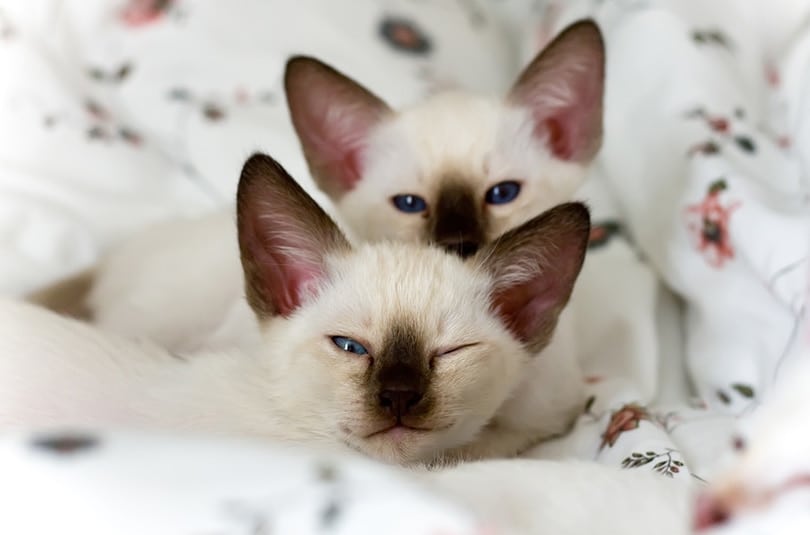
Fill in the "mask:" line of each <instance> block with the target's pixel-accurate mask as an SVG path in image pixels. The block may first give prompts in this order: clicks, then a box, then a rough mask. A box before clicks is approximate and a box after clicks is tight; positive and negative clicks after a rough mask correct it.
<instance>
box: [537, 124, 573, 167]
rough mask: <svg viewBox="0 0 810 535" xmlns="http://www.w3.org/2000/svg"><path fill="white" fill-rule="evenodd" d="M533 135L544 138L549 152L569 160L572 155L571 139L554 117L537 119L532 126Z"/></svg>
mask: <svg viewBox="0 0 810 535" xmlns="http://www.w3.org/2000/svg"><path fill="white" fill-rule="evenodd" d="M534 135H535V137H537V138H540V139H543V138H545V141H546V144H547V145H548V148H549V149H550V150H551V153H552V154H553V155H554V156H556V157H557V158H559V159H561V160H570V159H571V157H572V156H573V155H574V149H573V147H572V143H571V139H569V137H568V136H567V135H566V131H565V129H564V128H563V126H562V125H561V124H560V121H559V120H557V119H556V118H554V117H550V118H548V119H546V120H542V119H541V120H539V121H537V124H536V125H535V127H534Z"/></svg>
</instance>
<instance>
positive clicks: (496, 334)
mask: <svg viewBox="0 0 810 535" xmlns="http://www.w3.org/2000/svg"><path fill="white" fill-rule="evenodd" d="M237 220H238V224H237V226H238V238H239V239H238V244H239V251H240V254H241V259H242V266H243V270H244V280H245V292H246V295H247V301H248V303H249V304H250V307H251V309H252V311H253V313H254V314H255V318H256V321H258V323H259V325H260V329H259V330H260V333H261V338H262V343H261V346H260V348H259V349H257V350H256V351H255V352H253V353H236V352H229V353H204V354H198V355H195V356H194V358H187V356H186V355H182V354H178V353H172V352H169V351H167V350H165V349H163V348H160V347H158V346H156V345H153V344H152V343H150V342H140V343H138V342H134V341H131V340H127V339H124V338H120V337H117V336H116V335H112V334H109V333H103V332H102V331H99V330H96V329H94V328H93V327H91V326H89V325H84V324H81V323H79V322H76V321H75V320H72V319H68V318H64V317H60V316H57V315H55V314H52V313H51V312H48V311H45V310H42V309H40V308H37V307H32V306H30V305H26V304H20V303H10V302H7V303H3V304H2V305H0V429H9V428H11V427H14V426H33V427H40V426H51V425H60V426H65V425H67V426H72V425H82V426H84V425H91V426H98V425H103V426H133V425H134V426H145V427H166V428H170V429H173V430H178V429H179V430H193V431H206V432H222V433H237V434H244V435H254V436H260V437H268V438H274V439H280V440H292V441H302V442H307V443H311V444H316V445H317V444H319V443H323V444H327V445H335V444H344V445H346V446H348V447H350V448H353V449H355V450H358V451H360V452H362V453H364V454H367V455H369V456H372V457H375V458H379V459H382V460H386V461H390V462H396V463H413V462H431V461H435V460H437V459H446V458H449V459H451V460H458V459H468V458H480V457H491V456H509V455H514V454H516V453H518V452H520V451H522V450H524V449H526V448H528V447H530V446H531V445H532V444H534V443H535V442H537V441H540V440H542V439H544V438H548V437H550V436H553V435H556V434H559V433H562V432H564V431H566V430H567V429H568V428H569V426H570V425H571V423H572V421H573V420H574V418H575V417H576V415H577V414H578V412H579V410H580V408H581V407H582V403H583V387H582V381H581V379H580V377H579V374H578V371H577V369H576V365H575V364H574V359H571V358H568V356H567V355H565V356H562V357H564V358H561V359H560V360H555V359H553V358H536V357H535V355H536V354H537V353H538V352H539V351H540V350H542V349H543V348H544V347H545V346H546V344H547V343H548V342H549V339H550V337H551V334H552V332H553V331H554V326H555V324H556V322H557V318H558V315H559V313H560V311H561V310H562V309H563V307H564V306H565V304H566V301H567V300H568V299H569V296H570V294H571V291H572V288H573V284H574V280H575V279H576V277H577V274H578V272H579V270H580V268H581V265H582V261H583V258H584V255H585V249H586V244H587V240H588V234H589V229H590V220H589V215H588V210H587V209H586V208H585V207H584V206H583V205H582V204H578V203H567V204H563V205H560V206H558V207H555V208H553V209H551V210H549V211H547V212H545V213H543V214H542V215H539V216H537V217H535V218H533V219H531V220H530V221H528V222H527V223H525V224H523V225H521V226H520V227H518V228H516V229H515V230H513V231H510V232H508V233H506V234H505V235H504V236H502V237H501V238H500V239H498V240H497V241H495V242H493V243H491V244H489V245H486V246H484V247H482V248H481V250H480V251H479V252H478V253H477V254H475V255H473V256H472V257H471V258H469V259H468V260H467V261H466V262H465V261H464V260H462V259H461V258H460V257H458V256H457V255H454V254H448V253H447V252H445V251H444V250H442V249H440V248H436V247H431V246H427V245H420V244H408V243H401V242H381V243H377V244H364V245H360V246H357V247H353V246H351V245H350V244H349V242H348V240H347V239H346V238H345V236H344V235H343V233H342V232H341V231H340V230H339V229H338V227H337V225H336V224H335V223H334V222H333V221H332V220H331V219H330V218H329V216H328V215H327V214H326V213H325V212H324V211H323V210H322V209H321V208H320V207H319V206H318V205H317V204H316V203H315V201H314V200H312V198H310V197H309V196H308V195H307V194H306V193H305V192H304V191H303V189H301V188H300V186H298V184H296V182H295V181H294V180H293V179H292V178H290V177H289V176H288V175H287V174H286V173H285V171H284V170H283V169H282V168H281V167H280V166H279V165H278V164H277V163H276V162H275V161H274V160H272V159H271V158H270V157H268V156H262V155H254V156H253V157H251V158H250V159H249V160H248V161H247V163H246V164H245V166H244V169H243V171H242V176H241V179H240V182H239V188H238V194H237ZM521 411H523V414H526V413H530V414H531V416H532V417H531V418H525V417H518V415H519V414H521Z"/></svg>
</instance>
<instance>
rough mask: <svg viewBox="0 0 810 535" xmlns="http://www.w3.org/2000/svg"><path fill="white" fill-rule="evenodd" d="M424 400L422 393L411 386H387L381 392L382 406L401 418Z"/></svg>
mask: <svg viewBox="0 0 810 535" xmlns="http://www.w3.org/2000/svg"><path fill="white" fill-rule="evenodd" d="M420 401H422V393H421V392H417V391H416V390H413V389H411V388H402V389H394V388H387V389H385V390H383V391H382V392H380V407H382V408H384V409H387V410H388V411H389V412H390V413H391V414H392V415H393V416H396V417H397V418H400V417H402V416H405V415H406V414H408V412H410V410H411V409H412V408H413V407H414V406H416V404H417V403H419V402H420Z"/></svg>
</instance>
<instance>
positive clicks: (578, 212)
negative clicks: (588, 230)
mask: <svg viewBox="0 0 810 535" xmlns="http://www.w3.org/2000/svg"><path fill="white" fill-rule="evenodd" d="M551 212H555V213H557V214H558V217H563V216H564V217H568V218H570V219H574V220H579V221H582V222H585V223H587V224H588V225H590V224H591V209H590V208H588V205H587V204H585V203H584V202H582V201H572V202H565V203H562V204H558V205H557V206H555V207H553V208H550V209H549V213H551Z"/></svg>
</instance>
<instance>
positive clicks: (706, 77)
mask: <svg viewBox="0 0 810 535" xmlns="http://www.w3.org/2000/svg"><path fill="white" fill-rule="evenodd" d="M534 6H535V10H536V12H537V13H538V16H537V18H536V20H535V22H534V24H535V31H534V32H531V33H530V34H529V35H528V36H527V45H526V47H525V49H526V54H527V56H528V54H530V53H531V50H532V49H533V47H536V46H542V44H544V42H546V41H547V39H548V36H549V35H553V34H554V32H555V31H557V30H558V29H559V28H561V27H563V26H564V25H566V24H567V23H568V22H570V21H571V20H573V19H576V18H579V17H581V16H593V17H595V18H596V19H597V21H598V22H599V23H600V26H601V27H602V29H603V30H604V33H605V37H606V42H607V51H608V69H607V72H608V75H607V76H608V84H607V100H606V124H605V145H604V148H603V150H602V152H601V155H600V158H599V165H598V166H597V169H596V170H595V172H594V174H593V176H592V177H591V179H590V183H589V184H587V185H586V187H585V188H584V189H583V191H582V192H581V197H583V198H585V199H588V200H590V201H591V202H592V205H593V206H594V211H595V213H596V215H597V216H600V215H602V214H601V212H604V211H605V207H608V212H609V213H608V215H609V216H610V218H609V219H610V221H611V222H612V225H613V226H612V227H610V228H613V229H622V232H621V233H619V232H612V235H613V236H615V238H614V239H613V240H611V241H609V242H608V243H606V244H605V243H603V242H604V241H605V238H604V235H605V234H606V232H605V231H599V230H597V238H598V239H596V240H595V239H594V238H593V237H592V248H591V250H590V252H589V257H588V259H587V260H586V265H585V269H584V271H583V275H582V278H581V281H580V282H581V283H582V284H581V287H580V288H578V289H577V290H576V292H575V295H574V299H573V306H574V309H575V312H576V313H577V314H582V313H584V314H586V315H592V316H595V313H593V312H590V309H589V306H590V308H593V307H598V308H599V312H600V313H601V314H602V317H601V320H600V321H601V322H602V323H603V324H604V325H608V324H610V325H612V329H607V328H605V329H602V330H598V331H596V332H586V331H580V332H579V333H578V334H579V336H580V337H581V338H582V344H583V354H582V357H583V360H584V364H585V367H586V370H587V372H588V375H589V379H590V382H591V384H590V386H589V388H591V390H592V393H593V396H592V398H591V399H590V400H589V404H588V406H587V407H585V408H584V409H583V416H582V417H581V419H580V422H579V423H578V425H577V428H576V429H575V430H574V432H573V433H572V434H571V436H569V437H565V439H563V440H561V441H560V443H557V444H549V445H544V446H543V447H541V448H538V449H537V450H536V451H534V452H532V455H533V456H541V457H542V456H556V457H567V456H571V455H574V456H578V457H585V458H591V459H596V460H598V461H600V462H605V463H609V464H614V465H619V466H622V467H625V468H630V469H650V470H654V471H657V472H659V473H662V474H664V475H666V476H670V477H693V478H695V479H696V480H703V479H711V475H712V473H713V472H714V471H715V470H716V469H717V461H718V459H719V458H720V457H721V455H722V454H723V453H724V452H726V451H727V450H728V449H729V447H730V444H731V439H730V437H731V434H732V432H733V429H734V428H735V427H736V426H737V424H738V420H739V419H740V418H743V419H745V418H747V416H748V415H749V414H750V413H751V412H752V411H754V410H756V408H757V407H758V406H759V405H760V404H761V403H762V402H763V401H764V400H767V398H768V395H769V392H770V391H771V390H772V389H773V388H775V387H774V385H775V384H778V379H779V377H780V375H781V373H780V372H783V370H784V369H786V366H787V365H788V364H789V363H790V362H791V360H795V359H797V358H799V357H797V356H796V355H799V354H800V353H798V352H796V351H794V348H795V347H796V346H797V345H799V344H802V343H807V341H806V340H805V341H804V342H803V341H802V334H801V333H802V329H801V328H800V325H801V322H802V321H803V319H804V318H806V317H807V315H808V314H807V306H808V294H809V293H810V292H809V291H808V288H810V275H808V274H810V149H809V148H808V147H810V143H808V141H810V139H808V135H810V96H808V93H807V91H806V87H807V84H808V83H810V27H808V25H807V24H806V21H807V20H808V19H807V15H808V14H810V6H809V5H808V4H806V3H805V2H794V1H792V0H784V1H777V2H770V3H765V2H750V3H746V4H745V5H742V4H741V3H737V2H732V1H723V2H712V3H711V6H709V5H707V3H706V2H702V1H699V0H694V1H693V0H677V1H676V0H673V1H665V0H661V1H656V0H633V1H631V0H626V1H621V0H614V1H604V2H597V1H573V2H571V1H569V2H559V1H546V2H539V3H536V4H535V5H534ZM802 21H805V22H802ZM549 28H551V30H549ZM803 88H804V89H803ZM606 201H609V202H606ZM598 222H599V218H598V217H597V223H598ZM605 228H607V227H605ZM617 238H618V239H617ZM623 248H627V249H628V251H630V250H632V251H633V252H634V254H625V255H624V256H623V257H622V258H621V259H619V257H620V250H621V249H623ZM611 249H613V251H611ZM610 255H612V257H611V256H610ZM608 259H610V262H608ZM640 262H641V264H640ZM645 272H646V274H647V275H646V276H648V277H650V276H651V277H655V278H659V280H660V281H661V285H660V286H658V287H655V286H652V287H651V286H650V284H649V282H648V281H647V280H646V279H645V277H643V276H640V275H641V274H643V273H645ZM608 281H610V282H608ZM600 284H601V286H600ZM583 285H584V288H583V287H582V286H583ZM597 292H598V293H597ZM639 292H642V293H643V292H649V295H648V298H647V299H646V300H645V299H644V298H642V297H641V296H639V295H638V294H639ZM671 292H672V293H674V294H675V295H676V296H677V301H675V300H673V299H672V295H671ZM595 297H598V299H595ZM656 302H657V303H656ZM583 311H584V312H583ZM650 318H656V320H655V321H651V320H650ZM680 320H682V321H680ZM629 339H634V340H636V342H638V343H635V344H630V345H627V346H626V347H625V349H626V351H623V352H620V353H617V352H615V351H614V348H615V346H616V344H617V342H618V343H619V344H621V343H622V341H627V340H629Z"/></svg>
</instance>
